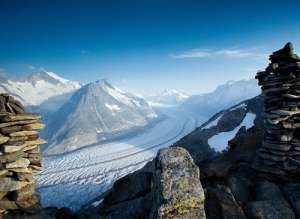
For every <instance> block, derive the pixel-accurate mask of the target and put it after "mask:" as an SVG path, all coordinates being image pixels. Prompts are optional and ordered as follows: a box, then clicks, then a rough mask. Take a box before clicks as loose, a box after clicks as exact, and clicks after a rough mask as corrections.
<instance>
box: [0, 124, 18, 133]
mask: <svg viewBox="0 0 300 219" xmlns="http://www.w3.org/2000/svg"><path fill="white" fill-rule="evenodd" d="M21 130H22V126H8V127H3V128H0V131H1V133H2V134H5V135H7V134H10V133H13V132H18V131H21Z"/></svg>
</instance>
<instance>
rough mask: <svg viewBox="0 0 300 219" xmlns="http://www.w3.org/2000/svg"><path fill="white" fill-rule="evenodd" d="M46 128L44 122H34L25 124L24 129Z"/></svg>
mask: <svg viewBox="0 0 300 219" xmlns="http://www.w3.org/2000/svg"><path fill="white" fill-rule="evenodd" d="M43 128H45V125H44V124H43V123H32V124H28V125H24V126H23V129H24V130H39V129H43Z"/></svg>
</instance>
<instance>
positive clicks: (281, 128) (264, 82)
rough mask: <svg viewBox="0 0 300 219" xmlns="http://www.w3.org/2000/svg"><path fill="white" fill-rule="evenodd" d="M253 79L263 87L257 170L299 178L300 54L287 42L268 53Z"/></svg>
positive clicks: (284, 176)
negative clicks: (265, 65)
mask: <svg viewBox="0 0 300 219" xmlns="http://www.w3.org/2000/svg"><path fill="white" fill-rule="evenodd" d="M270 60H271V63H270V64H269V66H268V67H267V68H266V70H265V71H261V72H258V73H257V75H256V78H257V79H258V82H259V85H261V88H262V95H263V96H264V111H265V119H264V125H265V129H264V130H265V134H264V140H263V142H262V147H261V148H260V149H259V151H258V155H259V159H258V161H257V162H256V165H255V167H256V169H257V170H258V171H260V172H265V173H268V174H274V175H276V176H277V177H280V178H285V179H286V180H299V171H300V135H299V134H300V57H299V56H297V55H296V54H294V51H293V45H292V44H291V43H287V44H286V45H285V46H284V47H283V48H282V49H280V50H278V51H276V52H274V53H273V54H272V55H271V56H270Z"/></svg>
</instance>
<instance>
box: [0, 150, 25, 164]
mask: <svg viewBox="0 0 300 219" xmlns="http://www.w3.org/2000/svg"><path fill="white" fill-rule="evenodd" d="M20 157H24V152H23V151H16V152H12V153H6V154H4V155H1V156H0V162H1V163H9V162H13V161H15V160H17V159H18V158H20Z"/></svg>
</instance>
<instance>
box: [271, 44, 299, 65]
mask: <svg viewBox="0 0 300 219" xmlns="http://www.w3.org/2000/svg"><path fill="white" fill-rule="evenodd" d="M270 60H271V62H272V63H279V62H300V57H299V56H298V55H296V54H295V53H294V46H293V44H292V43H291V42H288V43H287V44H285V46H284V47H283V48H282V49H280V50H277V51H275V52H273V54H272V55H271V56H270Z"/></svg>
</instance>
